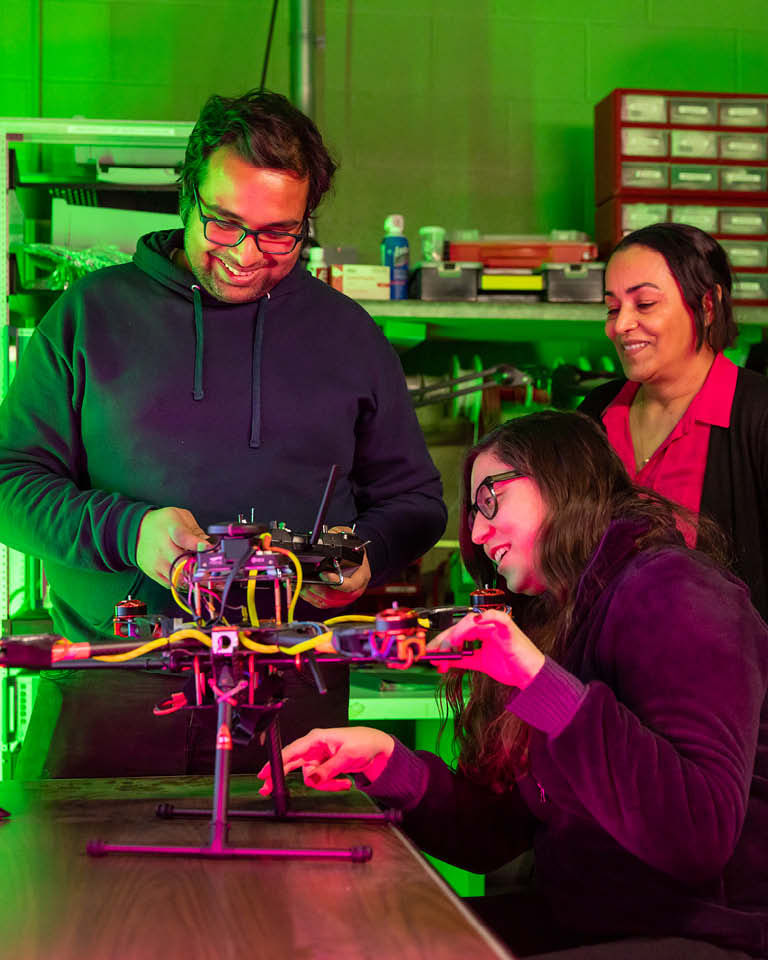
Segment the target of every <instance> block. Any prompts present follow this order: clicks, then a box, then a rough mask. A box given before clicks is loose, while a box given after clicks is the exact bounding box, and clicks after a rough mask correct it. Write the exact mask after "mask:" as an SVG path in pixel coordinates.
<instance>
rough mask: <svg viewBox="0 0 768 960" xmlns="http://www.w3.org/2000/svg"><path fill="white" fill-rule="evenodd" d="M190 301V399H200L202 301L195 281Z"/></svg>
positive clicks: (202, 336)
mask: <svg viewBox="0 0 768 960" xmlns="http://www.w3.org/2000/svg"><path fill="white" fill-rule="evenodd" d="M192 303H193V304H194V308H195V375H194V380H193V383H192V399H193V400H202V399H203V397H204V396H205V391H204V390H203V346H204V342H205V341H204V334H203V302H202V300H201V299H200V287H199V286H198V285H197V284H196V283H195V284H193V285H192Z"/></svg>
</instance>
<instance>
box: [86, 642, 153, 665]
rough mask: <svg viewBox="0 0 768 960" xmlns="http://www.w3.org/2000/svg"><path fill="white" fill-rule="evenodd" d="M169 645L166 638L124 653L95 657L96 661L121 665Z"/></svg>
mask: <svg viewBox="0 0 768 960" xmlns="http://www.w3.org/2000/svg"><path fill="white" fill-rule="evenodd" d="M167 644H168V640H167V639H166V638H165V637H162V638H160V639H158V640H150V641H149V642H148V643H145V644H142V646H140V647H136V649H135V650H126V651H124V652H123V653H110V654H104V655H103V656H101V657H94V658H93V659H94V660H103V661H105V662H106V663H121V662H122V661H124V660H133V659H135V658H136V657H141V656H143V655H144V654H145V653H149V652H150V651H152V650H157V648H158V647H165V646H167Z"/></svg>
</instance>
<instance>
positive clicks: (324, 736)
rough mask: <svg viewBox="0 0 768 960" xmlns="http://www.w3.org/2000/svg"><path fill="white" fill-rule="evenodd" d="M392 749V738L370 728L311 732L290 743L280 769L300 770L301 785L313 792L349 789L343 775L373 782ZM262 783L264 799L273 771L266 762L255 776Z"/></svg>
mask: <svg viewBox="0 0 768 960" xmlns="http://www.w3.org/2000/svg"><path fill="white" fill-rule="evenodd" d="M394 748H395V740H394V737H391V736H390V735H389V734H388V733H383V732H382V731H381V730H374V729H373V728H372V727H337V728H331V729H328V730H310V732H309V733H308V734H307V735H306V736H305V737H300V738H299V739H298V740H294V741H293V743H289V744H288V746H287V747H285V748H284V749H283V751H282V754H281V757H282V761H283V770H284V771H285V772H286V773H290V772H291V771H292V770H297V769H298V768H299V767H301V768H302V772H303V774H304V783H306V784H307V786H310V787H314V788H315V790H349V788H350V787H351V786H352V784H351V783H350V781H349V780H339V779H336V778H337V777H339V776H341V775H342V774H345V773H363V774H365V776H366V777H367V778H368V779H369V780H375V779H376V777H378V776H379V774H380V773H381V771H382V770H383V769H384V767H385V766H386V765H387V760H389V758H390V756H391V755H392V751H393V750H394ZM256 776H257V777H259V779H261V780H263V781H264V786H263V787H262V788H261V789H260V790H259V793H260V794H262V795H263V796H265V797H266V796H269V794H270V793H272V771H271V770H270V766H269V764H268V763H265V764H264V766H263V767H262V768H261V770H259V772H258V773H257V774H256Z"/></svg>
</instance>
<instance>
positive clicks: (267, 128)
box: [179, 90, 336, 223]
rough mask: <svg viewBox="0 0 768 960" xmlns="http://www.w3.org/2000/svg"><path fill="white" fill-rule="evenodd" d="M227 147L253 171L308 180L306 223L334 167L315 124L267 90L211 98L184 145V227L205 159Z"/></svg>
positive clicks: (278, 95) (288, 102) (182, 180)
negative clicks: (270, 171)
mask: <svg viewBox="0 0 768 960" xmlns="http://www.w3.org/2000/svg"><path fill="white" fill-rule="evenodd" d="M228 144H231V145H232V146H234V147H235V149H236V150H237V152H238V154H239V155H240V156H241V157H242V158H243V160H245V161H246V162H247V163H251V164H253V166H254V167H269V168H271V169H273V170H291V171H293V172H294V173H296V174H298V175H299V176H300V177H308V178H309V194H308V197H307V210H306V216H307V217H308V216H309V215H310V214H311V213H312V211H313V210H314V209H315V207H317V205H318V203H320V200H321V199H322V197H323V194H325V193H326V192H327V191H328V189H329V188H330V186H331V180H332V179H333V174H334V172H335V170H336V163H335V162H334V161H333V159H332V158H331V156H330V154H329V153H328V150H327V149H326V146H325V144H324V143H323V138H322V137H321V136H320V131H319V130H318V129H317V127H316V126H315V124H314V123H313V122H312V121H311V120H310V118H309V117H308V116H306V115H305V114H303V113H302V112H301V110H297V109H296V107H294V106H293V104H292V103H291V102H290V100H288V99H287V98H286V97H284V96H282V95H281V94H279V93H272V92H271V91H269V90H249V91H248V92H247V93H244V94H243V95H242V96H240V97H221V96H219V95H218V94H213V95H212V96H211V97H209V98H208V100H207V101H206V103H205V106H204V107H203V109H202V110H201V112H200V116H199V117H198V120H197V123H196V124H195V126H194V128H193V130H192V133H191V134H190V136H189V142H188V143H187V152H186V155H185V157H184V167H183V168H182V171H181V177H180V182H181V194H180V197H179V212H180V213H181V219H182V220H183V221H184V223H186V222H187V217H188V216H189V211H190V209H191V208H192V206H193V204H194V202H195V194H194V191H195V188H196V187H197V186H198V185H199V184H200V181H201V180H202V179H203V177H204V175H205V170H206V167H207V164H208V157H209V156H210V155H211V154H212V153H213V151H214V150H216V148H217V147H221V146H225V145H228Z"/></svg>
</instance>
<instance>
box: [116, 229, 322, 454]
mask: <svg viewBox="0 0 768 960" xmlns="http://www.w3.org/2000/svg"><path fill="white" fill-rule="evenodd" d="M183 247H184V231H183V230H159V231H157V232H155V233H149V234H146V235H145V236H143V237H141V239H140V240H139V242H138V244H137V245H136V252H135V253H134V255H133V262H134V263H135V264H136V266H137V267H138V268H139V270H142V271H143V272H144V273H146V274H148V275H149V276H150V277H152V279H153V280H156V281H157V282H158V283H161V284H162V285H163V286H164V287H167V288H168V289H169V290H172V291H173V292H174V293H175V294H177V295H178V296H180V297H182V298H183V299H185V300H187V301H189V302H190V305H191V308H192V309H191V311H190V330H191V331H192V334H193V336H194V338H195V361H194V367H193V370H192V378H191V379H192V398H193V400H196V401H202V400H204V399H205V313H206V311H210V310H214V309H215V310H217V311H218V310H236V311H242V310H247V311H250V312H252V313H253V338H252V344H251V352H252V364H253V369H252V378H251V435H250V440H249V445H250V446H251V447H254V448H257V447H259V446H260V444H261V363H262V345H263V342H264V326H265V323H266V313H267V304H268V302H269V301H270V300H271V299H272V298H273V297H283V296H286V295H288V294H290V293H292V292H294V291H296V290H298V289H300V288H301V287H302V286H303V284H304V283H305V282H306V279H307V278H308V274H307V272H306V270H305V269H304V268H303V266H302V265H301V263H299V262H298V261H297V262H296V264H295V266H294V268H293V270H291V272H290V273H289V274H288V275H287V276H285V277H283V279H282V280H281V281H280V282H279V283H278V284H277V285H276V286H275V287H274V288H273V289H272V290H270V291H268V292H267V293H266V294H265V295H264V296H262V297H259V299H258V300H255V301H253V302H252V303H225V302H224V301H222V300H219V299H218V298H216V297H214V296H213V295H212V294H210V293H209V292H208V291H207V290H205V289H204V288H203V287H201V286H200V284H199V283H198V282H197V279H196V277H195V276H194V274H192V273H190V272H189V271H188V270H185V269H183V268H182V267H178V266H177V265H176V264H175V263H174V262H173V261H172V260H171V254H172V252H173V251H174V250H181V249H183Z"/></svg>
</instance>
